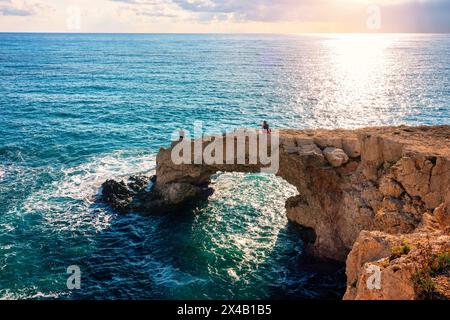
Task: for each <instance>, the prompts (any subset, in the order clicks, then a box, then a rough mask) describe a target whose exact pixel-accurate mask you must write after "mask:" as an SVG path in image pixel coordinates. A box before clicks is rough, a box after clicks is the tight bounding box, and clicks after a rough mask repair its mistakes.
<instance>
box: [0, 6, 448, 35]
mask: <svg viewBox="0 0 450 320" xmlns="http://www.w3.org/2000/svg"><path fill="white" fill-rule="evenodd" d="M0 32H124V33H128V32H129V33H166V32H175V33H222V32H224V33H232V32H257V33H309V32H450V0H0Z"/></svg>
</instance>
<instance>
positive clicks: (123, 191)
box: [102, 180, 134, 212]
mask: <svg viewBox="0 0 450 320" xmlns="http://www.w3.org/2000/svg"><path fill="white" fill-rule="evenodd" d="M133 194H134V193H133V192H132V191H130V189H129V188H128V187H127V185H126V184H125V182H123V181H120V182H117V181H115V180H106V181H105V182H104V183H103V184H102V200H103V201H105V202H106V203H108V204H109V205H110V206H111V207H112V208H113V209H116V210H118V211H119V212H125V211H127V208H128V205H129V204H130V203H131V200H132V196H133Z"/></svg>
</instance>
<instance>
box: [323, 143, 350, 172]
mask: <svg viewBox="0 0 450 320" xmlns="http://www.w3.org/2000/svg"><path fill="white" fill-rule="evenodd" d="M323 154H324V156H325V158H326V159H327V160H328V162H329V163H330V164H331V165H332V166H333V167H335V168H336V167H340V166H342V165H343V164H345V163H347V162H348V156H347V154H346V153H345V152H344V150H342V149H339V148H334V147H326V148H325V149H324V150H323Z"/></svg>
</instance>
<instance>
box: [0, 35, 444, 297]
mask: <svg viewBox="0 0 450 320" xmlns="http://www.w3.org/2000/svg"><path fill="white" fill-rule="evenodd" d="M449 56H450V36H448V35H379V36H377V35H371V36H362V35H347V36H339V35H314V36H313V35H311V36H299V35H285V36H272V35H105V34H98V35H84V34H83V35H81V34H78V35H77V34H70V35H68V34H0V119H1V122H0V298H3V299H15V298H60V299H95V298H96V299H101V298H108V299H111V298H127V299H138V298H147V299H151V298H158V299H166V298H167V299H181V298H193V299H204V298H205V299H213V298H225V299H228V298H230V299H234V298H251V299H258V298H305V297H335V296H336V294H337V293H336V291H337V292H339V289H336V287H338V286H336V283H339V281H338V280H337V279H335V278H334V276H333V275H331V276H330V277H329V278H327V277H325V276H323V275H318V274H317V273H315V272H314V271H311V270H310V271H302V268H300V267H301V262H300V260H299V256H300V254H301V252H302V244H301V242H300V241H299V240H298V235H297V233H296V230H295V228H294V227H293V226H291V225H289V224H287V219H286V218H285V211H284V201H285V199H286V198H287V197H289V196H291V195H294V194H295V193H296V191H295V190H294V188H293V187H292V186H290V185H288V184H287V183H286V182H285V181H283V180H281V179H279V178H275V177H273V176H270V175H241V174H223V175H218V176H217V177H216V179H215V181H214V187H215V189H216V193H215V194H214V195H213V196H212V197H211V199H210V200H209V201H208V202H207V203H202V204H199V207H198V208H196V209H195V210H194V212H193V213H189V214H184V215H183V214H182V213H180V214H179V215H178V216H177V217H174V216H155V217H146V218H143V217H140V216H135V215H129V216H119V215H116V214H114V213H113V212H111V211H110V210H109V209H108V208H107V207H105V206H104V205H102V204H101V203H100V202H98V201H97V193H98V190H99V187H100V185H101V183H102V182H103V181H104V180H105V179H107V178H121V177H127V176H128V175H130V174H135V173H151V172H152V171H153V170H154V166H155V155H156V153H157V150H158V148H159V147H161V146H166V145H167V144H168V141H169V140H170V138H171V133H172V132H173V130H174V129H176V128H178V127H184V128H186V129H191V128H192V124H193V121H194V120H202V121H203V126H204V128H205V130H206V131H207V132H217V131H223V130H231V129H233V128H236V127H246V126H251V127H255V126H257V125H259V123H260V122H261V121H262V120H264V119H268V120H269V122H270V124H271V125H272V126H273V127H295V128H314V127H328V128H332V127H347V128H353V127H360V126H366V125H386V124H413V125H414V124H450V105H449V101H450V99H449V98H450V91H449V90H450V89H449V88H450V80H449V79H450V67H449V63H448V57H449ZM69 265H78V266H80V268H81V272H82V280H81V289H80V290H73V291H71V290H68V289H67V287H66V279H67V276H68V275H66V273H65V271H66V268H67V267H68V266H69Z"/></svg>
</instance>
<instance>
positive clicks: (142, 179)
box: [127, 176, 154, 193]
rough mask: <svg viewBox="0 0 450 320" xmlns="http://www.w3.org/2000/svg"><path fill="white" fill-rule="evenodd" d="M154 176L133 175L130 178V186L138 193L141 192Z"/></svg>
mask: <svg viewBox="0 0 450 320" xmlns="http://www.w3.org/2000/svg"><path fill="white" fill-rule="evenodd" d="M153 177H154V176H152V177H147V176H131V177H130V178H129V180H128V184H127V186H128V188H129V189H131V190H132V191H134V192H136V193H138V192H141V191H142V190H143V189H145V187H146V186H147V185H148V184H149V182H150V181H152V178H153Z"/></svg>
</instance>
